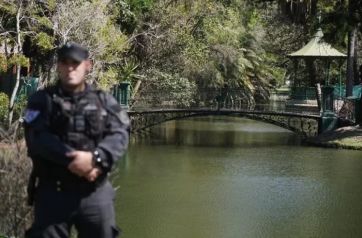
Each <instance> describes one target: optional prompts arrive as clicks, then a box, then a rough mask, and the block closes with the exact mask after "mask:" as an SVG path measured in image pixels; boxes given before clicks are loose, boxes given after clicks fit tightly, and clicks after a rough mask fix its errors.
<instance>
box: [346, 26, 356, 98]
mask: <svg viewBox="0 0 362 238" xmlns="http://www.w3.org/2000/svg"><path fill="white" fill-rule="evenodd" d="M357 33H358V31H357V28H356V27H355V28H354V29H352V30H351V31H350V32H348V56H347V57H348V58H347V78H346V96H347V97H349V96H352V93H353V85H354V81H355V80H354V77H355V73H354V64H355V61H356V59H355V54H356V45H355V44H356V38H357Z"/></svg>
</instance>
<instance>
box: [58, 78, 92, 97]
mask: <svg viewBox="0 0 362 238" xmlns="http://www.w3.org/2000/svg"><path fill="white" fill-rule="evenodd" d="M90 91H94V88H93V86H92V85H89V84H88V83H85V88H84V90H83V91H81V92H77V93H69V92H67V91H65V90H63V89H62V87H61V85H60V82H58V83H57V92H58V94H59V96H61V97H69V98H74V99H79V98H81V97H83V96H84V95H85V94H87V93H88V92H90Z"/></svg>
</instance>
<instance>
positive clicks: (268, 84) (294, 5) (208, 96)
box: [0, 0, 361, 122]
mask: <svg viewBox="0 0 362 238" xmlns="http://www.w3.org/2000/svg"><path fill="white" fill-rule="evenodd" d="M348 4H349V5H348ZM358 4H360V3H359V1H355V0H351V1H332V2H331V1H325V0H319V1H318V0H308V1H307V0H305V1H286V0H285V1H283V0H278V1H272V0H269V1H267V0H258V1H250V0H196V1H191V0H182V1H180V0H179V1H177V0H125V1H121V0H79V1H71V0H65V1H57V0H51V1H25V0H3V1H2V3H1V4H0V19H1V21H0V42H1V44H2V45H3V46H5V49H6V50H5V52H4V53H5V54H1V55H0V66H1V67H0V70H2V71H3V72H4V71H5V72H9V70H12V69H13V66H16V69H17V72H16V81H17V82H18V81H19V79H20V68H21V66H28V67H29V66H31V69H32V70H31V74H32V75H33V76H36V77H40V79H41V84H42V85H44V84H48V83H51V82H52V81H54V78H55V77H56V75H55V73H54V72H55V69H54V67H55V65H54V64H55V58H54V54H55V49H56V48H57V47H58V46H59V45H61V44H63V43H64V42H67V41H76V42H79V43H81V44H84V45H86V46H88V47H89V48H90V49H91V51H92V55H91V57H92V60H93V62H94V69H93V72H92V74H91V75H90V81H92V82H94V83H96V84H97V85H98V86H100V87H102V88H106V89H109V88H110V87H111V86H112V85H115V84H117V83H118V82H121V81H129V82H131V88H132V98H133V103H134V105H137V102H139V101H140V100H142V99H146V98H149V99H152V100H153V101H154V97H153V96H152V95H151V94H152V93H153V92H160V90H162V92H164V94H167V93H166V92H169V94H168V95H163V96H164V97H165V98H176V99H177V100H176V101H177V102H178V103H179V104H181V105H187V106H190V105H200V104H201V105H204V104H208V103H212V101H213V100H215V92H219V91H222V90H223V89H233V90H236V91H235V92H236V93H234V94H230V95H229V97H231V100H232V101H233V102H239V103H243V104H247V105H249V106H250V105H253V104H255V102H257V101H260V102H263V101H267V100H268V98H269V92H270V90H271V89H272V88H274V87H276V86H278V85H281V84H282V83H283V82H284V80H285V78H286V76H288V74H289V72H290V71H291V67H290V64H288V61H287V59H286V57H285V56H286V54H287V53H290V52H292V51H294V50H296V49H297V48H299V47H300V46H302V45H303V44H304V43H305V42H306V40H307V39H308V38H309V37H310V36H311V35H312V34H313V33H314V31H315V29H316V27H317V25H318V21H317V17H316V15H317V13H318V12H321V13H322V15H323V22H322V25H323V26H324V28H325V31H326V32H327V36H329V37H328V38H327V39H328V40H330V41H332V42H333V43H334V44H336V45H337V46H338V47H340V49H342V51H344V52H346V48H347V46H348V45H349V44H348V43H351V40H353V42H354V43H357V42H358V41H357V39H358V37H357V35H358V33H356V32H354V29H358V27H360V21H359V20H360V16H361V13H360V10H356V9H361V8H360V6H359V5H358ZM351 32H352V33H351ZM349 33H351V34H352V35H351V34H349ZM353 34H355V35H353ZM348 35H349V38H348ZM353 36H355V37H354V38H353V39H351V40H350V41H348V39H350V38H351V37H353ZM354 45H357V44H354ZM351 52H352V54H354V58H353V59H352V61H351V62H352V63H349V65H353V66H351V67H354V71H353V73H354V74H356V72H357V57H355V56H356V55H357V50H355V51H351ZM349 65H348V66H349ZM351 67H349V68H351ZM349 68H348V69H349ZM351 72H352V71H351ZM354 78H355V79H356V78H357V75H354ZM355 81H357V80H355ZM17 91H18V83H17V84H16V87H15V90H14V92H13V94H12V95H11V96H10V98H9V109H10V114H9V116H7V118H8V120H9V121H10V122H11V121H12V117H13V116H12V115H13V111H14V110H15V106H14V105H15V104H16V102H15V96H16V93H17ZM216 94H217V93H216ZM150 95H151V96H150ZM158 96H160V95H159V94H158ZM156 101H157V100H156Z"/></svg>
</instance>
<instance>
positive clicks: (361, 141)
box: [304, 126, 362, 150]
mask: <svg viewBox="0 0 362 238" xmlns="http://www.w3.org/2000/svg"><path fill="white" fill-rule="evenodd" d="M304 143H305V144H307V145H311V146H317V147H324V148H335V149H348V150H362V127H360V126H348V127H342V128H338V129H336V130H334V131H329V132H326V133H323V134H321V135H318V136H316V137H312V138H307V139H305V140H304Z"/></svg>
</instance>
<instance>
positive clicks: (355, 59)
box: [353, 28, 360, 85]
mask: <svg viewBox="0 0 362 238" xmlns="http://www.w3.org/2000/svg"><path fill="white" fill-rule="evenodd" d="M354 46H355V51H354V57H353V73H354V75H353V77H354V85H357V84H359V83H360V82H359V75H358V31H357V28H356V37H355V42H354Z"/></svg>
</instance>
